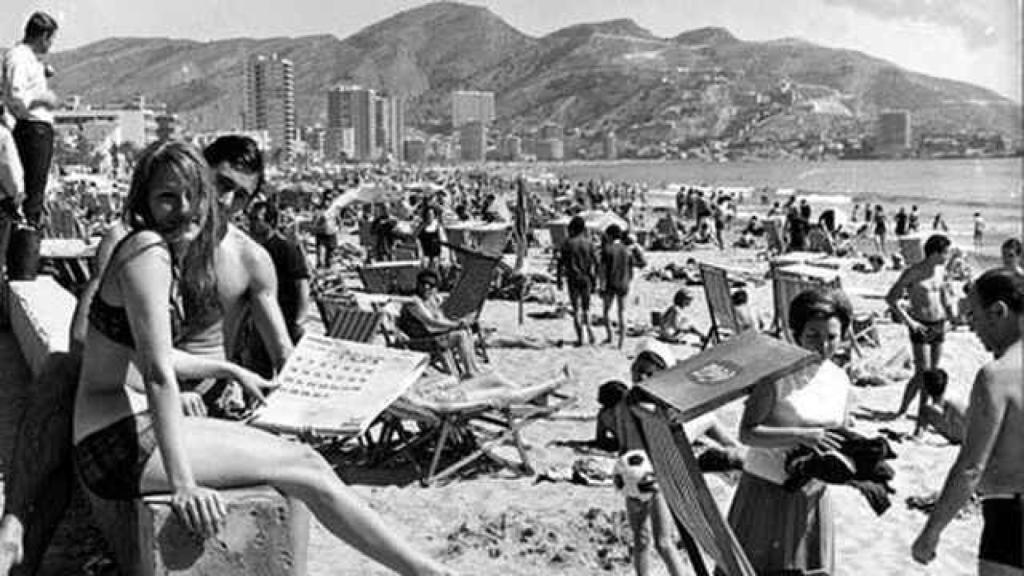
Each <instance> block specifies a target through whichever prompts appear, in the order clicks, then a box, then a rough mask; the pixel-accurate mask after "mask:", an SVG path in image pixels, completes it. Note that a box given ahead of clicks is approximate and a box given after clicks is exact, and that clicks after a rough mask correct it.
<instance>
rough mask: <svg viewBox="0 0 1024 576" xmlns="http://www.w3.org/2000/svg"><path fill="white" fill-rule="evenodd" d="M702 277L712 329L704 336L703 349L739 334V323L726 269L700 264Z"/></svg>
mask: <svg viewBox="0 0 1024 576" xmlns="http://www.w3.org/2000/svg"><path fill="white" fill-rule="evenodd" d="M699 267H700V277H701V279H702V280H703V281H704V297H705V298H706V299H707V302H708V315H709V316H710V317H711V328H709V329H708V333H707V335H706V336H704V342H703V346H702V348H707V347H708V346H710V345H714V344H717V343H719V342H721V341H722V340H724V339H725V338H724V336H725V335H733V334H736V333H738V332H739V321H738V320H737V318H736V308H735V307H734V306H733V303H732V293H731V292H730V291H729V277H728V274H727V273H726V271H725V269H724V268H719V267H718V266H712V265H711V264H705V263H703V262H701V263H700V265H699Z"/></svg>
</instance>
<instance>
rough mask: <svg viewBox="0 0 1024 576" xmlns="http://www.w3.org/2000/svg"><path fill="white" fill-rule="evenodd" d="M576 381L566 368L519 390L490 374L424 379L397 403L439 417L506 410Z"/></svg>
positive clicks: (512, 384) (503, 378)
mask: <svg viewBox="0 0 1024 576" xmlns="http://www.w3.org/2000/svg"><path fill="white" fill-rule="evenodd" d="M573 380H575V376H574V375H573V373H572V370H570V369H569V365H568V364H566V365H564V366H562V368H561V369H559V370H557V371H556V372H554V373H552V374H550V375H549V377H548V378H545V379H543V380H542V381H541V382H539V383H537V384H532V385H527V386H520V385H519V384H516V383H515V382H512V381H511V380H509V379H508V378H507V377H505V376H504V375H502V374H499V373H498V372H497V371H492V372H489V373H486V374H480V375H478V376H474V377H473V378H469V379H466V380H462V381H460V380H459V379H458V378H456V377H454V376H447V375H444V376H439V377H437V378H432V379H425V380H421V381H420V382H417V383H416V384H415V385H413V387H412V389H411V390H410V391H409V392H408V393H407V394H406V395H405V396H403V397H402V398H401V399H400V402H404V403H410V404H413V405H415V406H418V407H420V408H426V409H428V410H432V411H434V412H438V413H446V412H462V411H471V410H488V409H492V408H505V407H508V406H511V405H514V404H524V403H527V402H535V401H537V400H539V399H542V398H543V397H544V396H546V395H548V394H550V393H552V392H554V391H555V390H558V389H559V388H561V387H562V386H565V385H566V384H568V383H570V382H572V381H573Z"/></svg>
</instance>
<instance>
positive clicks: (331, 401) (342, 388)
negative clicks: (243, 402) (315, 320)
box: [252, 334, 427, 436]
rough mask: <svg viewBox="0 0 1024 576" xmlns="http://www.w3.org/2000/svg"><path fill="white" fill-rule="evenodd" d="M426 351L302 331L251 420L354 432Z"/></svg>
mask: <svg viewBox="0 0 1024 576" xmlns="http://www.w3.org/2000/svg"><path fill="white" fill-rule="evenodd" d="M426 367H427V355H426V354H422V353H420V352H411V351H406V350H397V349H394V348H387V347H384V346H374V345H370V344H362V343H358V342H351V341H348V340H339V339H335V338H325V337H321V336H314V335H311V334H307V335H306V336H304V337H303V338H302V340H301V341H300V342H299V344H298V346H296V347H295V351H294V352H292V355H291V356H290V357H289V358H288V362H287V363H286V364H285V366H284V369H283V370H282V371H281V373H280V374H279V375H278V381H279V383H280V387H279V388H278V389H277V390H276V391H274V393H273V394H271V395H270V397H269V398H268V399H267V405H266V406H264V407H263V408H261V409H260V410H259V411H258V412H257V413H256V416H255V418H254V419H253V421H252V424H253V425H255V426H259V427H262V428H267V429H271V430H278V431H288V432H310V433H314V434H324V435H342V436H348V435H352V436H357V435H359V434H362V433H363V432H365V431H366V429H367V428H368V427H369V426H370V423H371V422H373V420H374V418H376V417H377V415H379V414H380V413H381V412H383V411H384V410H385V409H386V408H387V407H388V406H389V405H390V404H391V403H392V402H394V401H395V400H396V399H397V398H398V397H399V396H401V395H402V394H404V393H405V392H406V391H407V390H408V389H409V387H410V386H412V384H413V383H414V382H415V381H416V380H417V379H418V378H419V377H420V375H421V374H422V373H423V370H424V369H425V368H426Z"/></svg>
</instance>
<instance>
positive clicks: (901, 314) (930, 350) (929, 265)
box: [885, 234, 955, 430]
mask: <svg viewBox="0 0 1024 576" xmlns="http://www.w3.org/2000/svg"><path fill="white" fill-rule="evenodd" d="M950 244H951V243H950V241H949V238H947V237H946V236H943V235H942V234H933V235H932V236H930V237H929V238H928V240H926V241H925V243H924V260H922V261H920V262H918V263H916V264H914V265H913V266H911V267H909V268H907V269H906V270H904V271H903V273H902V274H900V277H899V278H898V279H897V280H896V283H895V284H893V285H892V288H890V289H889V293H888V294H886V296H885V301H886V303H888V304H889V309H890V310H892V313H893V316H894V317H895V318H896V319H897V320H898V321H900V322H902V323H903V324H905V325H906V326H907V329H908V330H909V331H910V344H911V346H912V348H913V352H914V376H913V377H912V378H911V379H910V382H908V383H907V388H906V390H904V391H903V399H902V401H900V406H899V409H898V410H897V411H896V414H897V415H902V414H904V413H905V412H906V411H907V408H909V407H910V403H911V402H913V401H914V396H915V395H919V394H918V393H919V392H920V390H921V378H922V377H923V374H924V372H925V371H926V370H929V369H931V370H935V369H938V368H939V360H940V359H941V358H942V343H943V341H945V339H946V322H947V319H949V318H953V317H955V314H954V313H953V306H952V302H951V298H950V293H949V292H950V289H949V284H948V283H947V282H946V262H947V261H948V260H949V247H950ZM904 298H907V299H908V300H909V303H910V305H909V306H905V305H904V304H903V302H902V300H903V299H904ZM920 429H921V422H920V420H918V423H917V425H916V430H920Z"/></svg>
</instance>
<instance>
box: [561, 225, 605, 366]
mask: <svg viewBox="0 0 1024 576" xmlns="http://www.w3.org/2000/svg"><path fill="white" fill-rule="evenodd" d="M568 232H569V239H568V240H566V241H565V243H564V244H562V249H561V251H560V252H559V256H558V271H557V273H556V279H555V281H556V284H557V285H558V289H559V290H561V289H562V279H563V278H564V279H565V286H566V288H568V291H569V306H570V307H572V325H573V328H575V330H576V345H577V346H582V345H583V331H584V329H585V330H586V332H587V339H588V340H589V342H590V343H591V344H593V343H594V330H593V329H592V328H591V327H590V294H591V293H592V292H593V291H594V284H595V283H596V282H597V256H596V253H595V250H594V243H593V242H591V241H590V239H589V238H587V223H586V221H584V220H583V218H582V217H581V216H573V218H572V220H570V221H569V230H568Z"/></svg>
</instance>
